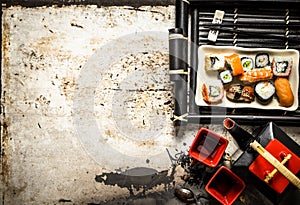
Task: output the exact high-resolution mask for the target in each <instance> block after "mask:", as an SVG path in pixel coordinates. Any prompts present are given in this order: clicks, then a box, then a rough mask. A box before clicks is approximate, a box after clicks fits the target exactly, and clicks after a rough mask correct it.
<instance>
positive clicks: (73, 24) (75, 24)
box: [71, 23, 83, 28]
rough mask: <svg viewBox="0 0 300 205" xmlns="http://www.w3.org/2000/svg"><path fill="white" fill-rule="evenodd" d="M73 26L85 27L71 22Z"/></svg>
mask: <svg viewBox="0 0 300 205" xmlns="http://www.w3.org/2000/svg"><path fill="white" fill-rule="evenodd" d="M71 26H74V27H77V28H83V26H81V25H78V24H76V23H71Z"/></svg>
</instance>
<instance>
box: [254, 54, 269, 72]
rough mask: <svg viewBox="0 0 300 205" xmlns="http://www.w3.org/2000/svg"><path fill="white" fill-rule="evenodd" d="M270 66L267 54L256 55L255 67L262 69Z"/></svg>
mask: <svg viewBox="0 0 300 205" xmlns="http://www.w3.org/2000/svg"><path fill="white" fill-rule="evenodd" d="M269 65H270V58H269V54H267V53H258V54H256V56H255V67H256V68H264V67H267V66H269Z"/></svg>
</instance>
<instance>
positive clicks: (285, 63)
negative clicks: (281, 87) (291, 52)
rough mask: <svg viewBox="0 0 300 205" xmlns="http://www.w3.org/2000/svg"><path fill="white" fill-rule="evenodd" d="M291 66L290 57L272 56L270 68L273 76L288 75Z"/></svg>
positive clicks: (291, 59) (291, 60)
mask: <svg viewBox="0 0 300 205" xmlns="http://www.w3.org/2000/svg"><path fill="white" fill-rule="evenodd" d="M292 68H293V58H292V57H274V58H273V61H272V69H273V73H274V75H275V76H279V77H288V76H289V75H290V73H291V71H292Z"/></svg>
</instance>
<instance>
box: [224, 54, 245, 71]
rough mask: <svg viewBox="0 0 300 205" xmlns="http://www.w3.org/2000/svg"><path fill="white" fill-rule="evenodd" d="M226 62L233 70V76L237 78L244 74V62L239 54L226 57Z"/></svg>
mask: <svg viewBox="0 0 300 205" xmlns="http://www.w3.org/2000/svg"><path fill="white" fill-rule="evenodd" d="M225 60H226V62H227V63H228V64H229V65H230V67H231V69H232V76H237V75H240V74H242V73H244V70H243V66H242V61H241V59H240V56H239V55H238V54H236V53H234V54H232V55H230V56H225Z"/></svg>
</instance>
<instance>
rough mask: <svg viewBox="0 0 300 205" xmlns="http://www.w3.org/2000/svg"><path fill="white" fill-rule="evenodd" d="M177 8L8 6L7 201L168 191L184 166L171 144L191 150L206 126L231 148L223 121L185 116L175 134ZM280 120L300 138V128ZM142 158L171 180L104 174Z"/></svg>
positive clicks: (141, 163)
mask: <svg viewBox="0 0 300 205" xmlns="http://www.w3.org/2000/svg"><path fill="white" fill-rule="evenodd" d="M174 10H175V8H174V6H154V7H152V6H141V7H138V9H134V8H133V7H128V6H125V7H101V8H99V7H97V6H62V7H55V6H54V7H38V8H24V7H19V6H13V7H9V8H3V14H2V51H3V52H2V64H1V65H2V67H1V71H2V73H1V82H2V84H1V88H2V89H1V111H2V115H1V128H2V129H1V182H2V183H1V184H3V185H2V187H1V188H2V189H1V200H2V204H5V205H6V204H8V205H9V204H68V203H73V204H88V203H101V202H105V201H110V200H112V199H115V198H125V199H126V197H129V196H130V195H132V194H133V195H135V196H140V195H143V194H147V193H150V194H151V193H154V192H156V193H161V192H162V191H166V190H167V191H169V186H173V185H174V183H180V177H178V175H180V174H182V173H181V172H179V173H177V176H176V173H173V172H172V169H171V170H169V169H170V166H171V161H170V158H169V157H170V156H169V155H168V152H169V153H170V155H174V154H175V153H177V152H179V151H181V150H187V149H188V147H189V144H190V143H191V142H192V139H193V137H194V135H195V134H196V132H197V131H198V129H199V127H200V126H205V127H208V128H210V129H212V130H214V131H215V132H217V133H219V134H221V135H224V136H225V137H227V138H228V139H229V140H230V147H228V150H227V152H228V153H230V154H233V153H234V152H235V151H236V150H237V146H236V145H235V142H234V141H233V139H232V138H231V137H230V136H229V135H228V134H227V133H226V132H225V130H224V129H223V128H222V125H187V126H186V127H183V128H181V129H180V130H179V133H181V135H180V137H176V136H175V135H174V133H175V130H174V128H173V124H172V120H171V118H172V116H171V114H172V109H173V102H174V99H173V94H172V89H173V87H172V85H171V83H170V81H169V75H168V39H167V34H168V29H169V28H172V27H173V26H174ZM247 129H248V130H250V132H252V131H253V129H255V128H253V127H247ZM283 129H284V130H285V131H287V132H288V133H289V134H290V136H291V137H294V138H296V140H297V141H298V142H299V138H298V137H297V136H298V135H299V129H298V128H290V127H289V128H283ZM136 167H142V168H143V169H146V168H147V169H153V170H155V171H156V172H157V173H164V175H163V177H165V178H164V179H166V180H163V183H162V181H159V180H158V181H157V184H151V188H149V187H148V188H147V189H144V188H143V189H142V188H140V189H139V190H138V188H139V186H138V185H137V186H136V187H134V186H133V187H132V189H131V190H129V189H128V187H129V184H128V183H127V182H128V181H127V182H124V186H123V187H122V186H121V185H120V183H119V184H117V182H118V180H117V179H118V178H117V177H116V178H113V180H112V179H111V178H110V181H109V182H108V181H107V180H106V179H105V177H106V176H113V175H115V176H119V175H120V174H121V173H127V172H128V170H132V169H133V168H136ZM166 170H169V171H168V173H166ZM126 171H127V172H126ZM170 172H172V173H173V174H170ZM176 172H178V170H176ZM107 173H114V174H111V175H109V174H107ZM96 176H101V177H102V178H101V179H100V178H98V180H97V181H96V180H95V177H96ZM173 177H174V178H173ZM169 179H171V180H170V181H172V180H173V179H174V180H173V182H172V183H170V184H168V183H169V181H168V180H169ZM114 180H116V181H115V182H116V184H115V185H114V184H113V183H112V182H114ZM99 182H100V183H99ZM105 183H106V184H105ZM137 187H138V188H137ZM168 193H169V192H168ZM169 194H170V193H169Z"/></svg>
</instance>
